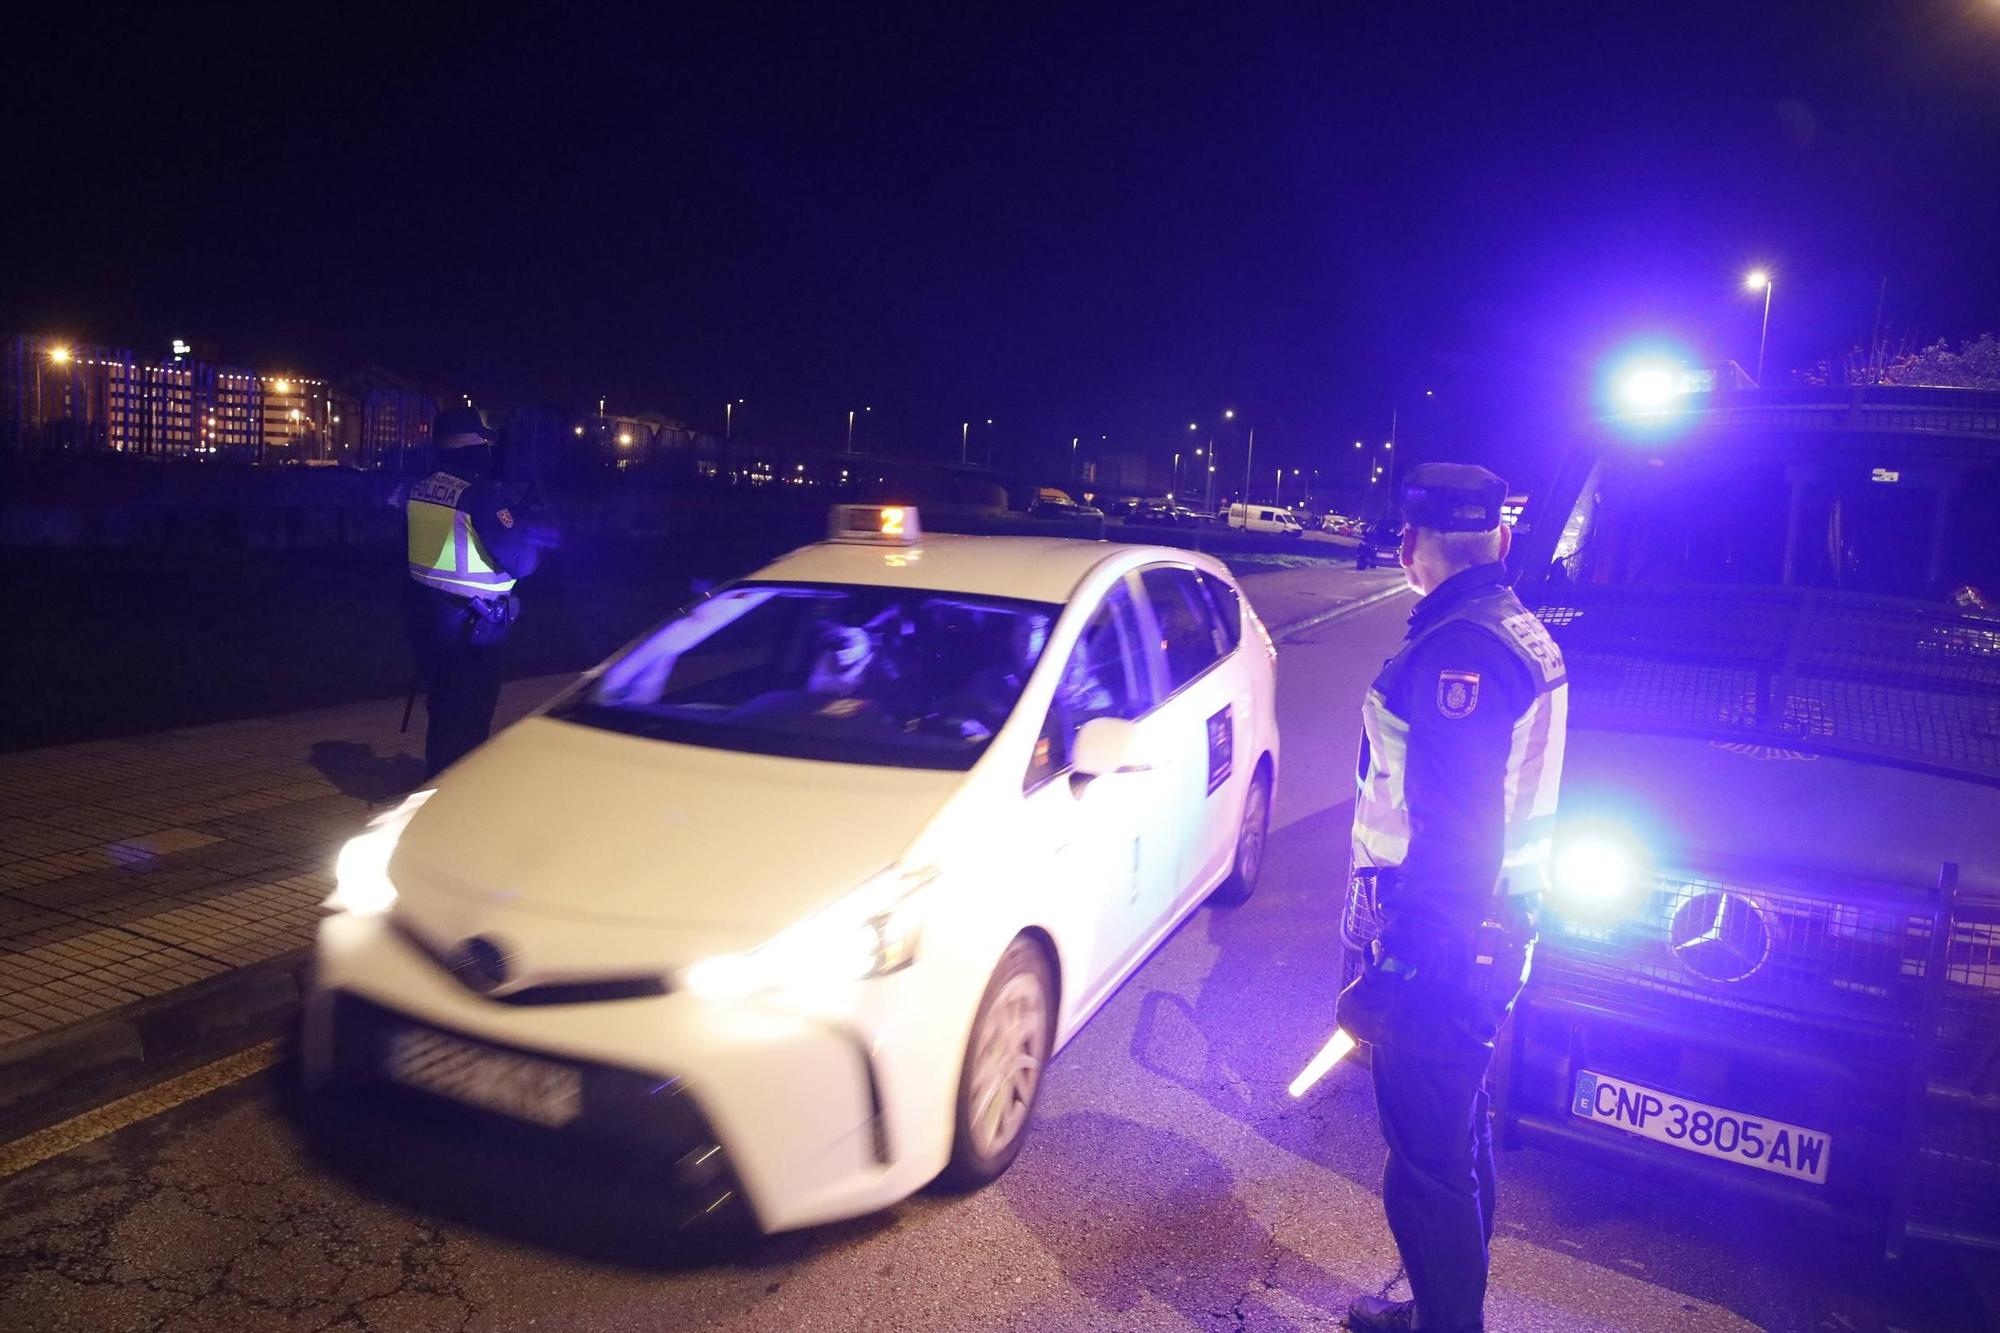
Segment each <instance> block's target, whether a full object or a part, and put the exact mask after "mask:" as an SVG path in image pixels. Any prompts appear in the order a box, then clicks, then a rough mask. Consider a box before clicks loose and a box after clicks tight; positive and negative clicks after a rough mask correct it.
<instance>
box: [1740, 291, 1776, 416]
mask: <svg viewBox="0 0 2000 1333" xmlns="http://www.w3.org/2000/svg"><path fill="white" fill-rule="evenodd" d="M1772 285H1773V284H1772V282H1771V275H1770V273H1769V272H1767V271H1766V270H1764V269H1761V268H1760V269H1757V270H1755V271H1754V272H1752V273H1750V274H1749V275H1748V276H1747V277H1745V278H1744V279H1743V286H1744V289H1745V290H1746V291H1753V292H1754V291H1757V290H1758V289H1760V288H1761V289H1762V290H1763V292H1764V327H1763V329H1762V330H1761V331H1759V333H1758V334H1757V387H1758V388H1760V389H1761V388H1763V387H1764V344H1765V342H1766V341H1767V340H1768V339H1769V338H1770V336H1771V287H1772Z"/></svg>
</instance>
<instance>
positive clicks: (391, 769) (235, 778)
mask: <svg viewBox="0 0 2000 1333" xmlns="http://www.w3.org/2000/svg"><path fill="white" fill-rule="evenodd" d="M1399 581H1400V576H1396V575H1393V574H1384V573H1375V574H1366V575H1361V574H1356V573H1355V572H1354V571H1353V570H1352V569H1343V568H1331V569H1301V570H1281V571H1277V572H1274V573H1268V574H1256V575H1251V576H1250V577H1248V578H1247V579H1246V580H1245V584H1244V586H1245V587H1246V589H1247V590H1248V592H1249V594H1250V598H1251V600H1252V601H1253V602H1254V603H1255V604H1256V606H1257V608H1258V612H1259V614H1260V615H1262V616H1263V617H1264V619H1265V621H1266V623H1267V624H1269V625H1270V626H1271V628H1272V630H1273V631H1274V632H1282V631H1283V630H1284V629H1285V628H1287V627H1289V626H1294V625H1299V624H1302V623H1308V622H1311V621H1313V620H1315V619H1317V618H1318V617H1321V616H1323V615H1326V614H1328V613H1332V612H1337V611H1338V610H1339V609H1340V608H1342V607H1344V606H1347V605H1351V604H1353V603H1354V602H1356V601H1358V600H1361V599H1363V598H1366V597H1368V596H1370V595H1372V594H1374V593H1377V592H1379V591H1381V590H1382V589H1383V588H1386V587H1390V586H1393V585H1394V584H1395V583H1397V582H1399ZM567 679H569V678H568V677H564V676H554V677H547V676H545V677H541V678H538V679H532V680H522V681H516V682H513V683H511V684H510V685H508V686H507V688H506V690H505V692H504V694H503V695H502V699H501V706H500V717H499V719H498V721H499V722H500V723H501V724H503V725H504V724H505V723H506V722H509V721H512V720H513V719H514V718H516V717H519V716H520V715H521V714H523V713H525V712H526V711H527V710H528V709H529V708H531V707H533V706H534V705H535V704H536V703H538V702H540V701H541V700H543V699H545V698H547V697H548V696H549V695H551V694H553V693H554V692H555V691H556V690H557V689H558V688H560V686H561V685H562V683H563V682H564V681H566V680H567ZM401 714H402V701H401V700H400V699H385V700H378V701H375V702H371V703H363V704H351V705H345V706H342V707H337V708H326V709H316V710H314V711H311V712H303V713H292V714H287V715H284V716H280V717H273V718H260V719H252V720H248V721H241V722H228V723H222V724H219V725H214V726H205V727H195V728H189V729H185V730H180V731H167V732H159V733H155V734H152V735H146V736H136V737H131V738H128V739H121V740H107V741H92V742H88V743H86V744H81V745H68V746H59V747H54V748H51V749H45V750H31V751H25V752H21V753H16V754H7V755H0V1138H4V1137H5V1136H6V1134H7V1133H8V1132H10V1131H13V1130H17V1129H20V1128H22V1127H23V1125H24V1124H25V1125H26V1126H27V1127H32V1125H33V1123H34V1122H36V1121H37V1120H41V1119H46V1117H47V1116H48V1115H50V1114H55V1113H57V1112H63V1113H66V1112H67V1111H68V1110H69V1109H72V1108H73V1107H74V1105H75V1104H76V1103H77V1102H78V1101H79V1099H81V1098H87V1097H88V1096H90V1095H92V1094H93V1093H95V1092H98V1091H103V1092H106V1093H109V1092H111V1091H112V1090H113V1088H112V1085H114V1084H116V1083H117V1082H118V1081H119V1080H121V1079H122V1080H124V1081H126V1082H131V1081H132V1080H133V1078H134V1077H136V1073H135V1069H136V1067H138V1066H147V1065H156V1064H159V1063H160V1062H162V1061H170V1060H172V1059H175V1058H179V1057H181V1056H185V1055H187V1054H188V1053H190V1052H192V1051H195V1050H197V1049H200V1050H203V1051H206V1050H208V1049H209V1048H211V1047H213V1046H214V1045H215V1044H216V1043H217V1042H218V1041H222V1042H225V1043H226V1042H227V1041H228V1040H229V1039H230V1037H231V1036H232V1035H240V1036H244V1037H247V1038H248V1039H253V1040H254V1039H257V1038H258V1037H261V1036H263V1035H268V1030H269V1029H270V1026H271V1024H272V1023H275V1022H276V1021H277V1018H276V1015H279V1014H282V1013H285V1012H288V1011H289V1006H290V1004H292V1003H293V1002H295V1000H296V994H297V987H296V970H297V968H298V966H299V965H300V964H301V963H302V961H303V958H304V956H305V955H304V951H305V950H306V948H307V946H308V945H309V944H310V942H311V939H312V934H313V930H314V927H315V924H316V922H317V921H318V919H319V915H320V903H321V902H322V901H323V900H324V899H325V898H326V896H327V894H328V892H329V891H330V890H331V889H332V867H333V860H334V856H335V854H336V852H337V851H338V849H339V847H340V844H341V843H342V842H343V841H344V840H345V839H347V838H348V837H350V836H352V835H353V834H354V833H355V831H356V830H358V829H359V828H360V827H361V825H362V824H363V822H364V821H365V820H366V818H367V816H368V814H369V811H370V809H371V808H372V807H375V806H379V805H381V804H383V803H385V802H387V801H390V800H393V799H394V798H396V797H397V796H399V795H400V794H401V793H402V792H404V791H407V790H408V789H409V788H410V787H412V786H413V785H415V783H416V782H417V780H418V778H419V777H420V775H421V771H422V770H421V760H420V758H419V755H420V752H421V746H422V728H423V724H424V718H423V711H422V709H421V708H419V709H418V710H417V715H416V717H415V718H414V719H413V720H412V726H411V731H410V734H409V735H407V736H406V735H399V734H398V732H397V724H398V722H399V721H400V718H401ZM259 969H262V971H261V972H260V971H259ZM260 1024H262V1025H263V1026H262V1027H261V1028H260V1027H259V1025H260Z"/></svg>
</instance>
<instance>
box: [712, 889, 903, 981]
mask: <svg viewBox="0 0 2000 1333" xmlns="http://www.w3.org/2000/svg"><path fill="white" fill-rule="evenodd" d="M934 878H935V875H934V873H932V872H924V873H921V874H916V875H911V874H906V873H904V872H901V871H891V872H889V873H887V874H884V875H880V876H877V877H876V878H875V879H873V880H870V881H869V882H868V883H867V884H864V885H863V886H862V887H861V888H859V889H857V890H855V891H854V892H853V893H851V894H849V895H848V896H847V897H845V898H843V899H841V900H840V901H839V902H837V903H835V904H834V905H833V906H831V907H829V908H826V909H825V910H823V911H820V912H816V913H814V914H813V915H812V916H809V917H807V918H806V919H805V920H804V921H801V922H799V924H797V925H796V926H792V927H790V928H789V929H787V930H784V931H782V932H780V933H779V934H778V935H776V936H774V937H773V938H772V939H771V940H769V941H768V942H766V943H764V944H761V945H759V946H758V947H757V948H755V949H751V950H749V951H747V952H744V953H736V954H723V955H721V956H719V957H715V958H706V959H703V960H702V961H701V962H699V963H696V964H694V965H693V966H691V967H689V968H687V969H685V970H684V971H682V973H681V974H680V979H681V982H682V984H684V985H685V986H686V987H687V988H688V989H689V990H691V991H693V992H695V993H696V994H698V995H702V996H705V997H707V998H709V999H718V1000H738V999H744V998H746V997H748V996H752V995H759V994H765V993H770V992H786V993H789V994H794V995H810V994H823V993H825V991H826V990H827V988H829V987H839V986H844V985H850V984H852V983H854V982H858V981H867V980H868V979H870V978H871V977H880V976H887V975H888V974H889V973H891V972H898V971H901V970H902V969H903V968H905V967H908V966H909V965H910V964H911V963H913V962H915V961H916V957H917V942H918V939H919V937H920V936H921V934H922V930H923V914H922V897H923V890H924V889H925V888H926V887H927V886H928V885H929V884H930V883H931V881H932V880H933V879H934Z"/></svg>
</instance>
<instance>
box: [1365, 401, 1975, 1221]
mask: <svg viewBox="0 0 2000 1333" xmlns="http://www.w3.org/2000/svg"><path fill="white" fill-rule="evenodd" d="M1713 382H1714V377H1706V378H1705V379H1703V380H1700V381H1697V382H1696V383H1697V384H1698V385H1699V384H1706V383H1713ZM1996 512H2000V394H1990V393H1975V392H1970V391H1962V390H1925V389H1908V388H1887V387H1868V388H1855V389H1848V388H1844V387H1843V388H1834V389H1797V390H1791V389H1765V390H1754V389H1731V388H1721V389H1708V390H1707V391H1704V392H1694V393H1687V394H1674V395H1668V396H1662V397H1660V399H1659V400H1658V401H1656V402H1649V403H1648V404H1647V405H1646V408H1645V410H1642V411H1626V412H1621V413H1618V414H1615V415H1612V416H1610V417H1608V418H1607V419H1605V420H1604V421H1602V422H1600V423H1599V427H1598V428H1597V429H1596V430H1595V431H1594V433H1593V436H1592V438H1591V439H1589V440H1588V441H1587V442H1586V443H1585V444H1584V445H1583V447H1581V448H1579V449H1578V450H1577V451H1576V452H1575V453H1574V455H1573V456H1572V457H1571V458H1570V459H1569V460H1568V462H1567V463H1566V464H1565V465H1564V467H1563V469H1562V471H1561V473H1560V476H1559V477H1558V480H1557V484H1556V485H1555V486H1554V487H1552V488H1551V489H1549V490H1548V491H1546V492H1538V493H1537V494H1536V495H1535V497H1534V499H1533V500H1532V502H1531V503H1530V506H1529V508H1528V511H1527V513H1526V514H1525V515H1524V516H1523V518H1522V522H1521V525H1520V527H1519V529H1518V530H1517V539H1516V543H1515V553H1516V556H1517V565H1518V567H1519V570H1520V578H1519V582H1518V585H1517V590H1518V591H1519V593H1520V594H1521V596H1522V598H1523V600H1524V601H1525V602H1526V603H1527V604H1528V605H1529V606H1530V607H1531V608H1532V609H1534V610H1535V611H1536V613H1537V614H1538V615H1539V616H1540V617H1541V618H1542V620H1543V621H1544V623H1545V624H1546V625H1547V626H1548V629H1549V631H1550V633H1551V634H1552V635H1553V636H1554V638H1555V639H1556V640H1557V641H1558V643H1559V644H1560V646H1561V648H1562V652H1563V655H1564V658H1565V659H1566V662H1567V665H1568V671H1569V679H1570V686H1571V691H1570V714H1569V745H1568V757H1567V763H1566V768H1565V776H1564V785H1563V791H1562V803H1561V821H1562V822H1561V827H1560V829H1559V831H1558V834H1557V841H1556V847H1555V852H1554V857H1553V861H1552V864H1551V870H1552V872H1553V873H1552V876H1551V880H1552V883H1551V890H1550V893H1549V895H1548V897H1547V900H1546V905H1545V908H1544V911H1543V913H1542V919H1541V938H1540V942H1539V946H1538V949H1537V952H1536V954H1535V958H1534V965H1533V973H1532V976H1531V979H1530V981H1529V984H1528V987H1527V990H1526V992H1525V993H1524V995H1523V997H1522V1000H1521V1002H1520V1004H1519V1006H1518V1008H1517V1009H1516V1012H1515V1015H1514V1018H1513V1021H1512V1024H1511V1029H1510V1031H1509V1033H1508V1034H1507V1035H1506V1036H1505V1037H1504V1038H1503V1042H1502V1047H1501V1051H1500V1054H1499V1057H1498V1059H1497V1060H1496V1064H1495V1079H1496V1083H1497V1088H1496V1092H1497V1105H1498V1110H1499V1115H1500V1117H1501V1128H1502V1132H1503V1135H1504V1137H1505V1139H1506V1140H1507V1141H1509V1142H1512V1143H1529V1144H1537V1145H1541V1146H1545V1147H1550V1148H1555V1149H1559V1150H1565V1151H1569V1150H1575V1151H1583V1152H1590V1153H1593V1154H1596V1155H1599V1156H1603V1157H1608V1158H1610V1159H1612V1160H1616V1161H1622V1162H1625V1163H1628V1164H1630V1165H1631V1166H1633V1167H1635V1168H1642V1169H1665V1170H1670V1171H1674V1172H1679V1173H1685V1174H1687V1175H1690V1176H1692V1177H1695V1178H1697V1179H1698V1180H1699V1181H1701V1182H1702V1183H1703V1184H1704V1185H1706V1186H1713V1187H1714V1188H1717V1189H1733V1190H1744V1191H1752V1192H1755V1193H1758V1194H1762V1195H1766V1196H1769V1197H1772V1198H1776V1199H1780V1200H1783V1201H1785V1202H1788V1203H1794V1204H1798V1205H1802V1206H1803V1207H1805V1208H1807V1209H1810V1210H1815V1211H1818V1212H1820V1213H1823V1214H1826V1215H1828V1216H1830V1217H1834V1218H1838V1219H1841V1220H1843V1221H1846V1222H1850V1223H1856V1224H1859V1225H1862V1226H1866V1227H1869V1228H1872V1229H1874V1230H1875V1232H1876V1234H1878V1235H1880V1236H1882V1237H1884V1238H1885V1239H1886V1242H1887V1247H1888V1248H1889V1249H1890V1250H1892V1251H1894V1250H1896V1249H1898V1248H1899V1247H1900V1246H1901V1245H1902V1244H1903V1243H1904V1242H1905V1241H1906V1239H1909V1238H1925V1239H1931V1240H1938V1241H1944V1242H1952V1243H1962V1244H1976V1245H1987V1246H1991V1245H1996V1244H2000V615H1996V614H1995V613H1994V612H1993V610H1992V609H1991V608H1992V606H1993V604H1994V602H1995V600H1996V598H1995V596H1994V594H1996V593H2000V542H1996V541H1995V540H1994V537H1993V531H1994V529H1993V518H1992V515H1993V514H1995V513H1996ZM1346 926H1347V935H1348V941H1349V944H1350V945H1351V946H1353V947H1356V948H1358V947H1360V946H1361V945H1362V944H1363V943H1364V942H1365V941H1366V939H1367V938H1368V936H1369V934H1370V931H1371V929H1372V923H1371V920H1370V916H1369V912H1368V909H1367V906H1366V904H1365V903H1360V902H1351V903H1350V906H1349V910H1348V913H1347V917H1346Z"/></svg>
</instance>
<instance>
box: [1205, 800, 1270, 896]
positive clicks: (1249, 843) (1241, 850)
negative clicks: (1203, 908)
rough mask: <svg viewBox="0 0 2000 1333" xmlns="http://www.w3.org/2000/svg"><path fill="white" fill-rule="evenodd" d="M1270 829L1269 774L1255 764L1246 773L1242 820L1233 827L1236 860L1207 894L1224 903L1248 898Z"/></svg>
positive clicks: (1254, 886)
mask: <svg viewBox="0 0 2000 1333" xmlns="http://www.w3.org/2000/svg"><path fill="white" fill-rule="evenodd" d="M1270 830H1271V774H1270V770H1268V769H1264V768H1259V769H1258V770H1257V771H1256V772H1255V773H1254V774H1252V775H1251V777H1250V790H1249V791H1247V792H1245V793H1244V795H1243V822H1242V823H1241V824H1239V825H1238V826H1237V829H1236V860H1235V863H1234V864H1232V865H1231V866H1230V867H1229V878H1228V879H1225V880H1223V881H1222V883H1221V884H1219V885H1217V886H1216V890H1215V892H1214V893H1212V894H1210V895H1209V896H1210V898H1211V899H1212V900H1213V901H1215V902H1218V903H1220V904H1222V905H1223V906H1224V907H1235V906H1237V905H1239V904H1242V903H1247V902H1249V901H1250V895H1251V894H1253V893H1255V892H1256V891H1257V876H1259V875H1261V874H1262V873H1263V872H1264V840H1265V837H1266V835H1268V834H1269V833H1270Z"/></svg>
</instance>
